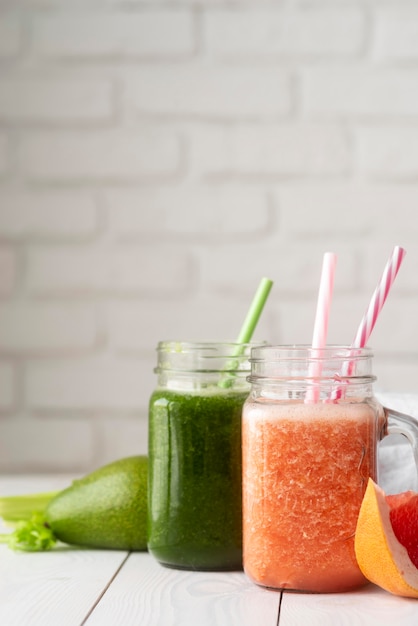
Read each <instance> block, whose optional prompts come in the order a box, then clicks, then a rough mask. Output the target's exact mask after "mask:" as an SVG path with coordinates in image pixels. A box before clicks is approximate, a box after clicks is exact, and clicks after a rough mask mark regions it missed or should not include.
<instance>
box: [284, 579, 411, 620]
mask: <svg viewBox="0 0 418 626" xmlns="http://www.w3.org/2000/svg"><path fill="white" fill-rule="evenodd" d="M305 624H308V625H309V626H400V625H402V626H417V624H418V600H414V599H411V598H400V597H397V596H394V595H392V594H390V593H388V592H386V591H384V590H383V589H380V588H379V587H376V586H375V585H368V586H366V587H364V588H363V589H361V590H358V591H352V592H348V593H335V594H315V595H313V594H299V593H298V594H296V593H285V594H284V595H283V600H282V603H281V607H280V621H279V625H280V626H304V625H305Z"/></svg>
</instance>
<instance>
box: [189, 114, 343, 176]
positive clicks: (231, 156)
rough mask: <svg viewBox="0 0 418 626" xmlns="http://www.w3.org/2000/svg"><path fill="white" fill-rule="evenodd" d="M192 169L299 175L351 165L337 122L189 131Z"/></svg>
mask: <svg viewBox="0 0 418 626" xmlns="http://www.w3.org/2000/svg"><path fill="white" fill-rule="evenodd" d="M191 152H192V168H195V171H197V172H198V173H203V174H216V175H230V176H233V175H245V176H250V175H261V176H263V175H267V176H295V175H304V174H316V175H325V174H341V173H344V172H345V171H346V169H347V167H348V165H349V150H348V143H347V138H346V136H345V133H344V130H343V129H342V128H340V127H338V126H337V125H335V126H332V125H331V126H330V125H329V124H324V125H320V124H317V125H310V124H290V125H270V124H266V125H262V126H261V125H260V126H256V125H246V126H241V127H236V128H234V127H217V128H213V127H212V128H210V127H206V128H205V127H201V128H200V129H197V130H195V131H194V133H193V134H192V136H191Z"/></svg>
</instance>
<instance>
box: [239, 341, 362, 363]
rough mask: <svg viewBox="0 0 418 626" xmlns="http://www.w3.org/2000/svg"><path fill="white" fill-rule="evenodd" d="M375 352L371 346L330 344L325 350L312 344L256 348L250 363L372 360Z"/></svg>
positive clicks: (252, 351) (252, 350)
mask: <svg viewBox="0 0 418 626" xmlns="http://www.w3.org/2000/svg"><path fill="white" fill-rule="evenodd" d="M372 357H373V350H372V348H370V347H369V346H365V347H363V348H355V347H352V346H348V345H345V344H328V345H327V346H325V347H324V348H313V347H312V345H310V344H283V345H280V344H278V345H264V346H255V347H254V348H252V349H251V355H250V359H249V360H250V362H251V363H258V362H263V361H269V362H271V363H274V362H276V361H285V360H289V361H298V360H303V361H307V360H308V361H309V360H321V361H329V360H334V359H342V360H351V359H355V360H356V361H357V360H359V359H370V358H372Z"/></svg>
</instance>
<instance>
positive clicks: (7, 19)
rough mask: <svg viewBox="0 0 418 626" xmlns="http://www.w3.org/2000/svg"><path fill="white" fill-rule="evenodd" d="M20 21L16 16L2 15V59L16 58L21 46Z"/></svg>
mask: <svg viewBox="0 0 418 626" xmlns="http://www.w3.org/2000/svg"><path fill="white" fill-rule="evenodd" d="M21 37H22V31H21V25H20V20H19V19H18V18H17V17H15V16H14V15H7V14H6V15H2V16H1V19H0V59H9V58H11V57H15V56H16V55H17V54H18V53H19V50H20V46H21Z"/></svg>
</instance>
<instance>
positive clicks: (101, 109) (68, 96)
mask: <svg viewBox="0 0 418 626" xmlns="http://www.w3.org/2000/svg"><path fill="white" fill-rule="evenodd" d="M112 100H113V86H112V83H111V82H110V81H103V80H99V81H98V80H88V81H87V80H80V79H79V80H73V79H66V80H63V79H62V78H57V79H54V80H53V79H38V80H35V79H23V78H19V79H6V78H4V79H3V80H0V121H6V122H25V123H30V122H43V123H46V124H55V123H60V122H61V123H62V122H71V121H77V122H82V121H83V122H90V123H95V122H97V123H102V122H103V121H108V120H111V118H112V115H113V102H112Z"/></svg>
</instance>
